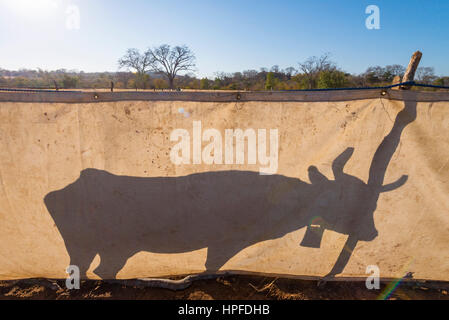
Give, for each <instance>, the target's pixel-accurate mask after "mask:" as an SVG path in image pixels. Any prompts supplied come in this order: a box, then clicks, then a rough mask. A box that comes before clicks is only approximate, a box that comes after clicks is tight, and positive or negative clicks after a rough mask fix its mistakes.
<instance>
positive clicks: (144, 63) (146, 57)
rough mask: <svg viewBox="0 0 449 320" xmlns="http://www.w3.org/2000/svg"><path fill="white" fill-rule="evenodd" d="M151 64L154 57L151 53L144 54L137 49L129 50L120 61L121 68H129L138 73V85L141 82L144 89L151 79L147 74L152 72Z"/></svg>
mask: <svg viewBox="0 0 449 320" xmlns="http://www.w3.org/2000/svg"><path fill="white" fill-rule="evenodd" d="M151 63H152V57H151V55H150V54H149V52H148V51H146V52H144V53H143V54H142V53H140V52H139V50H137V49H128V51H126V54H125V55H124V56H123V57H122V58H120V59H119V61H118V65H119V68H127V69H128V70H134V71H135V72H136V73H137V77H136V83H137V82H140V83H141V85H142V88H145V82H146V81H147V78H149V77H148V75H147V72H148V71H150V68H151Z"/></svg>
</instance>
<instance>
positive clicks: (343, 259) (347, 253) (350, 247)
mask: <svg viewBox="0 0 449 320" xmlns="http://www.w3.org/2000/svg"><path fill="white" fill-rule="evenodd" d="M357 242H358V239H357V237H354V236H352V235H349V237H348V239H347V240H346V243H345V245H344V247H343V249H342V250H341V252H340V255H339V256H338V259H337V261H336V262H335V264H334V266H333V268H332V270H331V271H330V272H329V273H328V274H327V275H326V276H325V277H324V278H323V279H321V280H320V281H318V286H319V287H322V286H324V285H325V284H326V282H327V281H329V280H332V279H333V278H335V276H336V275H337V274H340V273H342V272H343V270H344V269H345V267H346V265H347V264H348V262H349V258H351V255H352V252H353V251H354V249H355V247H356V246H357Z"/></svg>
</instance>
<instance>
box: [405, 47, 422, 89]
mask: <svg viewBox="0 0 449 320" xmlns="http://www.w3.org/2000/svg"><path fill="white" fill-rule="evenodd" d="M421 58H422V53H421V52H420V51H416V52H415V53H414V54H413V55H412V58H411V59H410V62H409V64H408V67H407V70H406V71H405V74H404V77H403V78H402V82H408V81H413V80H414V79H415V73H416V69H418V65H419V62H420V61H421ZM410 88H411V86H408V85H405V86H401V89H402V90H409V89H410Z"/></svg>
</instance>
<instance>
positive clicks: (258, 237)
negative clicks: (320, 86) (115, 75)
mask: <svg viewBox="0 0 449 320" xmlns="http://www.w3.org/2000/svg"><path fill="white" fill-rule="evenodd" d="M237 129H241V132H240V133H241V134H242V135H241V136H240V138H239V131H238V130H237ZM229 134H232V135H229ZM270 134H271V136H270ZM447 137H449V94H448V93H434V92H426V93H424V92H423V93H420V92H402V91H391V90H389V91H388V92H386V94H385V95H382V94H381V92H380V91H378V90H361V91H335V92H334V91H329V92H286V93H275V92H274V93H232V92H230V93H226V92H220V93H215V92H201V93H194V92H182V93H175V92H174V93H114V94H112V93H109V94H108V93H99V94H95V95H94V94H93V93H62V92H61V93H35V94H31V93H28V94H25V93H12V92H8V93H0V279H18V278H35V277H46V278H65V277H67V274H66V272H65V271H66V268H67V267H68V266H69V265H76V266H78V267H79V268H80V271H81V274H82V276H83V277H85V276H87V277H89V278H95V279H98V278H103V279H112V278H117V279H131V278H142V277H162V276H173V275H181V274H182V275H184V274H191V273H201V272H212V273H214V272H217V271H221V272H223V271H231V272H236V273H258V274H270V275H281V276H292V277H323V276H326V275H332V276H335V277H337V278H364V277H366V276H367V274H366V268H367V266H369V265H376V266H378V267H379V270H380V275H381V277H382V278H400V277H403V276H404V275H405V274H406V273H410V272H411V274H412V275H413V277H414V278H415V279H427V280H445V281H449V246H448V240H449V139H448V138H447ZM185 139H186V140H185ZM239 139H240V140H239ZM183 141H184V142H185V141H187V142H185V143H187V144H184V145H182V142H183ZM230 141H231V142H230ZM242 141H243V144H242ZM242 145H243V148H242ZM186 146H187V148H185V147H186ZM198 152H199V153H198ZM270 152H272V153H270ZM270 156H271V157H270ZM239 157H240V158H239ZM176 161H178V163H177V162H176ZM267 167H270V168H271V170H272V172H263V170H264V169H263V168H267Z"/></svg>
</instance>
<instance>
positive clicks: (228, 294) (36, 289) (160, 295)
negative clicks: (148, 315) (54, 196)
mask: <svg viewBox="0 0 449 320" xmlns="http://www.w3.org/2000/svg"><path fill="white" fill-rule="evenodd" d="M387 286H388V283H383V284H381V289H380V290H368V289H366V287H365V283H364V282H363V281H361V282H328V283H326V284H325V285H324V286H323V287H318V286H317V282H316V281H305V280H292V279H280V278H268V277H260V276H227V277H224V278H218V279H213V280H204V281H197V282H195V283H193V284H192V285H191V286H190V287H189V288H187V289H185V290H182V291H170V290H166V289H158V288H141V287H132V286H126V285H125V284H121V283H119V284H110V283H106V282H103V281H93V280H88V281H81V289H80V290H68V289H66V287H65V281H64V280H57V281H49V280H21V281H0V300H10V299H31V300H40V299H47V300H55V299H57V300H60V299H62V300H83V299H131V300H135V299H137V300H172V299H176V300H178V299H185V300H247V299H251V300H280V299H294V300H317V299H320V300H321V299H324V300H328V299H331V300H340V299H345V300H375V299H379V297H380V296H381V294H382V293H383V292H384V291H385V289H386V288H387ZM448 291H449V284H446V285H443V286H441V285H439V286H438V288H435V286H430V288H429V286H424V285H423V284H416V283H415V284H410V283H407V284H405V283H401V284H400V285H399V286H398V287H397V288H396V289H395V290H394V291H393V293H392V294H391V295H390V296H389V297H388V299H390V300H417V299H419V300H421V299H422V300H429V299H432V300H435V299H437V300H449V295H448Z"/></svg>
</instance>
